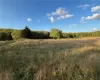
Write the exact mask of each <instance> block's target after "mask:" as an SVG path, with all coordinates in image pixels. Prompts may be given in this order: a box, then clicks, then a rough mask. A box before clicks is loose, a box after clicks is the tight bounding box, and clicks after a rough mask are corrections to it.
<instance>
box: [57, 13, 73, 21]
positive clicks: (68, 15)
mask: <svg viewBox="0 0 100 80" xmlns="http://www.w3.org/2000/svg"><path fill="white" fill-rule="evenodd" d="M71 17H73V15H70V14H66V15H62V16H59V17H57V19H58V20H60V19H65V18H71Z"/></svg>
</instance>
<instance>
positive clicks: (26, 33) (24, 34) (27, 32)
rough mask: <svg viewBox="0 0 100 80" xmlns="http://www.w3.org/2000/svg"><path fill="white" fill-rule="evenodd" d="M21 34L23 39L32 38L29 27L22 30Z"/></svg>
mask: <svg viewBox="0 0 100 80" xmlns="http://www.w3.org/2000/svg"><path fill="white" fill-rule="evenodd" d="M21 34H22V37H23V38H29V39H31V38H32V33H31V30H30V29H29V28H28V27H27V26H26V27H25V29H23V30H22V33H21Z"/></svg>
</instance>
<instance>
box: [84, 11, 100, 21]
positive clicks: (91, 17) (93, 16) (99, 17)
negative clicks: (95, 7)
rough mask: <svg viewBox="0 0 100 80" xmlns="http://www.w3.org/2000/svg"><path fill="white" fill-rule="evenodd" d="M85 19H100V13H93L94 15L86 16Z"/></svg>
mask: <svg viewBox="0 0 100 80" xmlns="http://www.w3.org/2000/svg"><path fill="white" fill-rule="evenodd" d="M85 19H86V20H93V19H95V20H100V13H95V14H93V15H92V16H88V17H86V18H85Z"/></svg>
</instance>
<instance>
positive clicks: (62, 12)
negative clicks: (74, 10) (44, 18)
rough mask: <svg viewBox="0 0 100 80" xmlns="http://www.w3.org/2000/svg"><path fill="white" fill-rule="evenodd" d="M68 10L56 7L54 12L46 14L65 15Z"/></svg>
mask: <svg viewBox="0 0 100 80" xmlns="http://www.w3.org/2000/svg"><path fill="white" fill-rule="evenodd" d="M67 13H68V11H66V10H65V8H58V9H56V11H55V12H52V13H51V14H47V15H48V16H54V15H65V14H67Z"/></svg>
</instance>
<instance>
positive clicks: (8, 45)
mask: <svg viewBox="0 0 100 80" xmlns="http://www.w3.org/2000/svg"><path fill="white" fill-rule="evenodd" d="M0 80H100V38H99V37H98V38H97V37H95V38H79V39H78V38H77V39H57V40H51V39H48V40H45V39H44V40H42V39H41V40H28V39H22V40H17V41H0Z"/></svg>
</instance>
